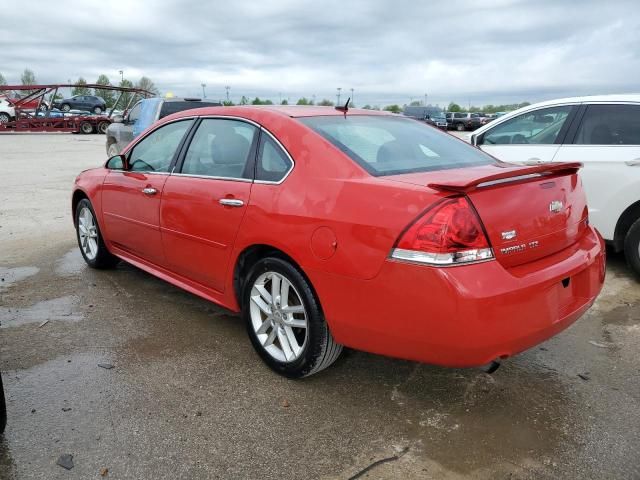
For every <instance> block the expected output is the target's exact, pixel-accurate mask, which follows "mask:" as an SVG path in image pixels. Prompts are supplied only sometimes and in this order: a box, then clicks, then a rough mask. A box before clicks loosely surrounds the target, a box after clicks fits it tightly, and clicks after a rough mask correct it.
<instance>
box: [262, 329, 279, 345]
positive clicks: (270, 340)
mask: <svg viewBox="0 0 640 480" xmlns="http://www.w3.org/2000/svg"><path fill="white" fill-rule="evenodd" d="M275 339H276V329H275V328H272V329H271V332H269V335H268V336H267V339H266V340H265V342H264V343H263V344H262V345H264V346H265V347H268V346H270V345H273V341H274V340H275Z"/></svg>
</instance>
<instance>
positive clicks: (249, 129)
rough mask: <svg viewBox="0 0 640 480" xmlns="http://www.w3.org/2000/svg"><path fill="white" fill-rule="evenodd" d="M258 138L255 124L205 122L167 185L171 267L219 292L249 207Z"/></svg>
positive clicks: (165, 234)
mask: <svg viewBox="0 0 640 480" xmlns="http://www.w3.org/2000/svg"><path fill="white" fill-rule="evenodd" d="M257 139H258V128H257V127H256V126H255V125H253V124H251V123H248V122H244V121H241V120H232V119H224V118H204V119H202V120H201V121H200V124H199V125H198V127H197V130H196V132H195V134H194V135H193V139H192V140H191V141H190V142H189V144H188V146H187V147H186V152H185V154H184V159H183V160H182V161H181V165H180V166H179V167H178V168H177V169H176V172H177V173H174V174H172V175H171V176H169V178H168V179H167V182H166V184H165V186H164V192H163V195H162V203H161V208H160V226H161V229H162V242H163V245H164V251H165V253H166V256H167V263H168V266H169V268H170V269H171V270H172V271H174V272H176V273H178V274H179V275H181V276H183V277H185V278H188V279H190V280H192V281H194V282H197V283H199V284H201V285H203V286H206V287H208V288H211V289H214V290H217V291H219V292H223V291H224V287H225V285H224V280H225V278H226V272H227V264H228V261H229V256H230V254H231V250H232V247H233V243H234V241H235V238H236V234H237V232H238V228H239V226H240V222H241V221H242V218H243V217H244V214H245V211H246V208H247V205H248V203H249V196H250V194H251V188H252V185H253V175H254V173H253V172H254V160H255V151H256V145H257Z"/></svg>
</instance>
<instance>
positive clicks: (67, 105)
mask: <svg viewBox="0 0 640 480" xmlns="http://www.w3.org/2000/svg"><path fill="white" fill-rule="evenodd" d="M60 110H62V111H63V112H68V111H69V110H71V105H69V104H68V103H63V104H62V107H60Z"/></svg>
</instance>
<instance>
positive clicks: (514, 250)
mask: <svg viewBox="0 0 640 480" xmlns="http://www.w3.org/2000/svg"><path fill="white" fill-rule="evenodd" d="M579 168H580V164H577V163H558V164H547V165H538V166H533V167H522V166H516V165H511V164H506V163H501V162H499V161H497V160H495V159H494V158H492V157H489V156H487V155H486V154H484V153H482V152H481V151H479V150H477V149H475V148H473V147H471V146H469V145H467V144H465V143H464V142H462V141H460V140H458V139H456V138H454V137H452V136H450V135H448V134H446V133H443V132H440V131H438V130H437V129H435V128H433V127H430V126H428V125H425V124H424V123H422V122H417V121H414V120H410V119H406V118H402V117H399V116H396V115H392V114H384V113H380V112H372V111H367V110H348V111H346V112H345V111H338V110H336V109H333V108H331V107H268V108H265V107H214V108H202V109H196V110H189V111H185V112H181V113H178V114H175V115H172V116H169V117H166V118H165V119H163V120H162V121H160V122H158V123H156V124H154V125H153V126H152V127H150V128H149V129H148V130H147V131H146V132H144V134H142V135H141V136H140V137H139V138H137V139H136V140H135V141H134V142H133V143H131V144H130V145H129V146H128V147H127V148H126V149H125V150H124V152H123V153H122V155H118V156H115V157H112V158H111V159H109V161H108V162H107V163H106V164H105V165H104V166H103V167H100V168H95V169H92V170H87V171H85V172H82V173H81V174H80V175H79V176H78V178H77V179H76V181H75V186H74V192H73V200H72V202H73V214H74V220H75V226H76V228H77V235H78V243H79V246H80V250H81V252H82V255H83V256H84V259H85V260H86V262H87V263H88V264H89V265H90V266H91V267H96V268H105V267H109V266H112V265H114V264H115V263H117V262H118V261H119V260H125V261H127V262H129V263H131V264H133V265H136V266H137V267H139V268H141V269H143V270H146V271H148V272H150V273H151V274H153V275H156V276H158V277H160V278H162V279H164V280H166V281H168V282H170V283H172V284H174V285H177V286H179V287H181V288H183V289H185V290H187V291H189V292H191V293H194V294H196V295H199V296H201V297H203V298H206V299H207V300H210V301H212V302H215V303H217V304H219V305H222V306H224V307H226V308H228V309H230V310H233V311H236V312H242V316H243V318H244V321H245V322H246V326H247V331H248V334H249V338H250V339H251V341H252V343H253V345H254V347H255V349H256V350H257V352H258V353H259V354H260V356H261V357H262V359H263V360H264V361H265V362H266V363H267V364H268V365H269V366H270V367H271V368H273V369H274V370H275V371H277V372H279V373H281V374H283V375H286V376H289V377H303V376H306V375H311V374H313V373H316V372H318V371H320V370H322V369H324V368H326V367H327V366H329V365H330V364H331V363H333V362H334V361H335V360H336V359H337V358H338V356H339V355H340V352H341V351H342V348H343V346H348V347H352V348H355V349H359V350H366V351H369V352H375V353H379V354H383V355H389V356H393V357H399V358H405V359H411V360H417V361H420V362H428V363H434V364H440V365H446V366H475V365H484V364H487V363H490V362H492V361H494V360H498V359H500V358H506V357H509V356H511V355H514V354H516V353H518V352H521V351H523V350H525V349H527V348H529V347H532V346H533V345H536V344H537V343H539V342H542V341H543V340H545V339H547V338H549V337H551V336H553V335H554V334H556V333H558V332H560V331H561V330H563V329H564V328H566V327H568V326H569V325H571V324H572V323H573V322H574V321H575V320H577V319H578V318H579V317H580V316H581V315H582V314H584V313H585V311H586V310H587V309H588V308H589V307H590V306H591V305H592V304H593V302H594V300H595V298H596V296H597V295H598V293H599V292H600V289H601V288H602V284H603V281H604V271H605V256H604V244H603V242H602V239H601V238H600V236H599V235H598V233H597V232H596V231H595V230H594V229H593V227H591V226H590V225H589V220H588V216H587V207H586V204H585V196H584V193H583V191H582V185H581V181H580V177H579V176H578V170H579ZM185 328H188V326H187V325H185Z"/></svg>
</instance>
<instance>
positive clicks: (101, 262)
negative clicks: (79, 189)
mask: <svg viewBox="0 0 640 480" xmlns="http://www.w3.org/2000/svg"><path fill="white" fill-rule="evenodd" d="M84 206H87V207H88V208H89V210H91V213H92V214H93V218H94V220H95V222H96V228H97V230H98V254H97V255H96V258H94V259H93V260H89V259H88V258H87V257H86V256H85V254H84V251H83V250H82V245H80V235H79V234H78V214H79V213H80V209H81V208H82V207H84ZM97 218H98V217H96V212H95V211H94V210H93V206H92V205H91V202H90V201H89V199H87V198H83V199H82V200H80V201H79V202H78V205H77V206H76V211H75V213H74V219H75V224H76V239H77V240H78V247H79V248H80V253H81V254H82V258H84V261H85V262H86V263H87V265H89V266H90V267H91V268H97V269H100V270H102V269H107V268H113V267H115V266H116V265H117V264H118V263H119V262H120V259H119V258H118V257H116V256H115V255H112V254H111V252H109V250H108V249H107V246H106V245H105V244H104V241H103V240H102V232H101V231H100V225H98V220H97Z"/></svg>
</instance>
